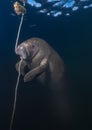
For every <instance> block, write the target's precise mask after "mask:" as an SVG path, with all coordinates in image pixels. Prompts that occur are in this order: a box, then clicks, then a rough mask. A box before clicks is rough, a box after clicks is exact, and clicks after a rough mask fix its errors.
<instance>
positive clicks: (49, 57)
mask: <svg viewBox="0 0 92 130" xmlns="http://www.w3.org/2000/svg"><path fill="white" fill-rule="evenodd" d="M15 52H16V54H17V55H19V56H20V57H22V58H23V61H22V64H21V67H20V71H21V74H22V75H23V76H24V82H28V81H32V80H33V79H34V78H36V79H37V80H38V81H39V82H40V83H42V84H43V85H44V86H48V87H49V88H50V90H51V98H50V99H49V101H50V106H51V108H52V107H53V108H54V110H53V112H54V114H55V116H57V117H58V118H61V117H63V120H67V119H68V118H69V119H70V115H71V112H70V105H69V102H68V99H67V93H66V91H67V90H66V86H65V79H64V72H65V68H64V63H63V61H62V59H61V58H60V56H59V55H58V54H57V53H56V51H55V50H54V49H53V48H52V47H50V45H48V43H47V42H46V41H44V40H42V39H40V38H31V39H29V40H27V41H24V42H23V43H21V44H20V45H19V46H18V47H17V49H16V51H15ZM19 63H20V62H18V63H17V64H16V69H17V71H18V67H19ZM26 66H27V67H28V68H29V70H30V71H29V72H27V73H26V74H25V71H24V69H25V67H26Z"/></svg>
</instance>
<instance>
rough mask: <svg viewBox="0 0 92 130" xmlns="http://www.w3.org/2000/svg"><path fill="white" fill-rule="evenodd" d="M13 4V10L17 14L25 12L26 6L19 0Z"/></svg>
mask: <svg viewBox="0 0 92 130" xmlns="http://www.w3.org/2000/svg"><path fill="white" fill-rule="evenodd" d="M13 6H14V11H15V13H16V14H17V15H21V14H24V13H25V12H26V8H25V7H24V6H22V5H21V4H20V3H19V2H15V3H14V4H13Z"/></svg>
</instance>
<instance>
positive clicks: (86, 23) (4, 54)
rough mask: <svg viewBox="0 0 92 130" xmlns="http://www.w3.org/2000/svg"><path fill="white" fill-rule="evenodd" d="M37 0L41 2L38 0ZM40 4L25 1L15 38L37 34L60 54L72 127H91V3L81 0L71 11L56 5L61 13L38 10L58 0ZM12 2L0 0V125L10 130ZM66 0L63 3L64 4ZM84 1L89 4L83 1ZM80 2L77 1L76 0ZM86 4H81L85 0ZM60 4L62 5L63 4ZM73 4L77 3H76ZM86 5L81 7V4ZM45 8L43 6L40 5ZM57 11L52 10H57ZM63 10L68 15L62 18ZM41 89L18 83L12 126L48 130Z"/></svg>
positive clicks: (13, 58) (16, 19)
mask: <svg viewBox="0 0 92 130" xmlns="http://www.w3.org/2000/svg"><path fill="white" fill-rule="evenodd" d="M39 1H40V2H39ZM39 1H37V2H38V3H41V7H39V8H36V7H34V6H32V5H31V4H27V5H26V8H27V13H26V14H25V17H24V22H23V26H22V30H21V34H20V38H19V43H21V42H22V41H24V40H26V39H28V38H30V37H40V38H43V39H44V40H46V41H47V42H48V43H49V44H50V45H51V46H52V47H53V48H54V49H55V50H56V51H57V52H58V53H59V55H60V56H61V57H62V58H63V60H64V62H65V65H66V68H67V76H68V78H69V81H70V85H69V90H70V95H71V97H72V104H73V105H74V107H75V108H76V113H75V115H74V117H75V118H74V119H73V123H72V127H73V130H82V129H86V130H90V129H91V127H92V126H91V124H92V122H91V119H92V8H86V6H89V5H91V0H90V1H85V2H84V1H81V4H82V5H80V6H78V10H76V11H73V10H75V9H74V8H75V6H73V7H70V10H68V9H65V10H63V11H64V12H62V9H61V8H60V7H58V12H59V11H60V12H62V13H63V15H59V16H58V17H53V16H52V14H51V13H50V16H48V15H47V13H45V14H43V13H40V11H41V9H42V8H43V7H44V6H47V11H49V9H48V6H49V4H51V10H50V11H53V9H54V7H53V5H54V4H55V3H58V2H60V1H55V3H54V2H52V1H50V0H49V2H46V4H45V5H44V2H43V0H39ZM13 2H15V0H14V1H10V0H9V1H1V3H0V59H1V61H0V130H9V123H10V118H11V112H12V105H13V97H14V88H15V84H16V79H17V72H16V70H15V64H16V62H17V61H18V60H19V57H18V56H16V54H15V52H14V46H15V39H16V35H17V30H18V26H19V21H20V16H17V15H16V14H15V13H14V11H13V6H12V4H13ZM67 2H68V0H67V1H66V2H65V3H67ZM87 2H88V4H87ZM79 3H80V1H79ZM84 3H85V4H84ZM64 5H65V4H63V6H64ZM76 5H77V4H76ZM84 7H85V9H84ZM43 9H44V8H43ZM58 12H57V13H58ZM66 12H67V13H69V17H66V15H65V14H66ZM45 98H46V92H45V91H44V88H43V89H41V87H40V85H39V84H38V83H36V82H33V83H32V84H31V85H30V83H27V84H24V83H23V79H22V78H21V82H20V85H19V91H18V102H17V108H16V114H15V119H14V126H13V127H14V130H37V129H40V130H43V129H44V130H48V122H49V119H48V118H49V117H48V112H47V111H46V110H47V108H46V99H45Z"/></svg>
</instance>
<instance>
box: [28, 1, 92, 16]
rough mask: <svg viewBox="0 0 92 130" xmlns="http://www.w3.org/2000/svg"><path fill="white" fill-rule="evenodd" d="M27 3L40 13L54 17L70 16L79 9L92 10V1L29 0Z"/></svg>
mask: <svg viewBox="0 0 92 130" xmlns="http://www.w3.org/2000/svg"><path fill="white" fill-rule="evenodd" d="M27 3H28V4H29V5H30V6H32V7H34V8H37V11H38V12H39V13H43V14H46V15H51V16H54V17H57V16H60V15H66V16H69V15H70V14H71V13H72V12H75V11H77V10H79V9H88V8H92V0H27Z"/></svg>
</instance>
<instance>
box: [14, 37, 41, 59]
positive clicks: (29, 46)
mask: <svg viewBox="0 0 92 130" xmlns="http://www.w3.org/2000/svg"><path fill="white" fill-rule="evenodd" d="M38 51H39V42H37V40H35V39H29V40H27V41H25V42H23V43H21V44H20V45H19V46H18V47H17V48H16V49H15V53H16V54H17V55H19V56H20V57H21V58H22V59H24V60H28V59H32V58H33V57H34V56H35V55H36V54H37V53H38Z"/></svg>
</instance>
